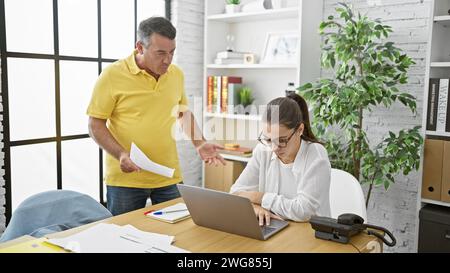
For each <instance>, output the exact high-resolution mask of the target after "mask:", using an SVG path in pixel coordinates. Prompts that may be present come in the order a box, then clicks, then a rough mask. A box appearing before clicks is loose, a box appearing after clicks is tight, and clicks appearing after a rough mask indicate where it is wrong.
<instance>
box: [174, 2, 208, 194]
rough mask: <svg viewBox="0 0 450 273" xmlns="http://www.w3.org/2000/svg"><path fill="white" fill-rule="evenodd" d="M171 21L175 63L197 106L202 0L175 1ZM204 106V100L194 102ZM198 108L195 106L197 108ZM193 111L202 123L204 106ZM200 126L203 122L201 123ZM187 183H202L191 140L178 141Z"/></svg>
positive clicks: (191, 99) (200, 79)
mask: <svg viewBox="0 0 450 273" xmlns="http://www.w3.org/2000/svg"><path fill="white" fill-rule="evenodd" d="M171 20H172V22H173V24H174V25H175V27H176V29H177V38H176V41H177V49H176V53H175V57H174V60H173V62H174V63H175V64H177V65H178V66H180V67H181V69H183V71H184V77H185V90H186V95H187V97H188V100H189V107H190V109H194V98H195V97H197V98H201V96H202V88H203V25H204V21H203V20H204V1H203V0H172V14H171ZM195 104H196V105H197V108H198V105H201V101H197V102H195ZM197 108H195V109H197ZM197 110H200V111H196V112H195V113H194V115H195V117H196V120H197V121H198V123H199V124H200V122H201V120H202V116H201V115H202V112H201V109H197ZM200 128H201V125H200ZM177 147H178V154H179V157H180V164H181V169H182V172H183V177H184V183H186V184H189V185H198V186H200V185H201V181H202V177H201V176H202V168H201V166H202V165H201V160H200V157H199V156H198V155H197V152H196V151H195V149H194V146H193V145H192V143H191V141H189V140H182V141H178V142H177Z"/></svg>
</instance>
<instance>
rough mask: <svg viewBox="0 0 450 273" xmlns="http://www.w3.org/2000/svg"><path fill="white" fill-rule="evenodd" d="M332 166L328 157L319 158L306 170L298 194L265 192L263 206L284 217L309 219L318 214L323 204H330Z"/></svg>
mask: <svg viewBox="0 0 450 273" xmlns="http://www.w3.org/2000/svg"><path fill="white" fill-rule="evenodd" d="M330 176H331V166H330V162H329V161H328V160H327V159H318V160H315V161H314V162H312V163H311V164H310V166H309V167H307V169H306V170H305V173H304V175H303V179H302V180H303V181H300V183H299V185H298V187H297V195H296V197H295V198H293V199H289V198H287V197H285V196H283V195H279V194H276V193H265V194H264V196H263V199H262V202H261V206H262V207H263V208H265V209H267V210H270V211H272V212H274V213H275V214H277V215H279V216H281V217H282V218H287V219H290V220H294V221H308V220H309V219H310V218H311V216H313V215H316V214H317V211H318V209H319V207H320V206H321V204H324V205H328V204H329V203H328V201H327V200H325V199H328V198H329V190H330Z"/></svg>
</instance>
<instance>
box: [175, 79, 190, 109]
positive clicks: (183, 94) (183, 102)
mask: <svg viewBox="0 0 450 273" xmlns="http://www.w3.org/2000/svg"><path fill="white" fill-rule="evenodd" d="M180 72H181V98H180V100H179V102H178V104H179V109H178V111H179V112H186V111H188V110H189V107H188V103H189V102H188V99H187V97H186V91H185V90H184V74H183V72H182V71H180Z"/></svg>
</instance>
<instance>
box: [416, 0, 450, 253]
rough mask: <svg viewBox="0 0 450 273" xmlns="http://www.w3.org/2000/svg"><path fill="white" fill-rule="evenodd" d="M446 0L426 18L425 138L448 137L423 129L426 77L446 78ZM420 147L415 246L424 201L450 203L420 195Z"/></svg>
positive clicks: (449, 40)
mask: <svg viewBox="0 0 450 273" xmlns="http://www.w3.org/2000/svg"><path fill="white" fill-rule="evenodd" d="M449 9H450V0H433V1H432V4H431V14H430V21H429V39H428V51H427V63H426V71H425V84H424V94H423V98H424V99H423V114H422V117H423V122H422V130H423V137H424V139H425V138H436V137H437V138H448V139H449V140H450V132H435V131H427V130H426V119H427V107H428V92H429V79H430V78H450V46H449V45H450V15H448V10H449ZM423 155H424V152H423V149H422V157H421V158H422V162H421V164H420V171H419V177H420V181H419V185H418V194H417V196H418V198H417V213H416V215H417V217H416V238H415V248H416V250H417V247H418V238H419V211H420V209H421V208H422V207H423V206H424V205H426V204H435V205H439V206H445V207H450V203H448V202H442V201H437V200H430V199H425V198H422V183H423V181H422V175H423V170H422V168H423V164H424V160H423V158H424V157H423Z"/></svg>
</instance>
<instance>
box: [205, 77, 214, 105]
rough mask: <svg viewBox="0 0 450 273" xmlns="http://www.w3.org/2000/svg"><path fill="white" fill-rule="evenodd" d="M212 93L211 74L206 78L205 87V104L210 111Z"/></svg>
mask: <svg viewBox="0 0 450 273" xmlns="http://www.w3.org/2000/svg"><path fill="white" fill-rule="evenodd" d="M213 93H214V78H213V76H208V78H207V89H206V99H207V102H206V106H207V111H208V112H210V113H211V112H212V110H213V109H212V106H213Z"/></svg>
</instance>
